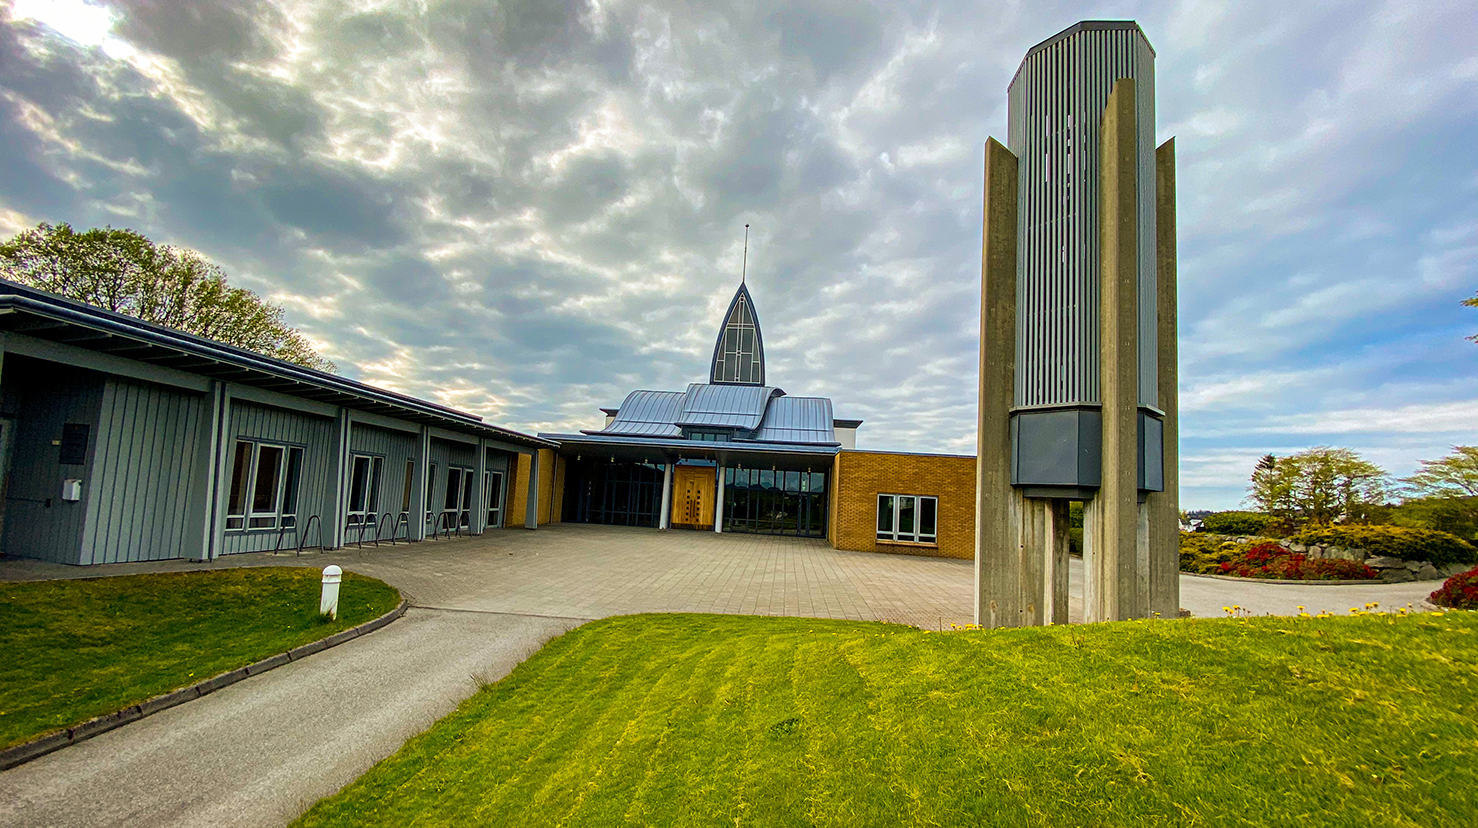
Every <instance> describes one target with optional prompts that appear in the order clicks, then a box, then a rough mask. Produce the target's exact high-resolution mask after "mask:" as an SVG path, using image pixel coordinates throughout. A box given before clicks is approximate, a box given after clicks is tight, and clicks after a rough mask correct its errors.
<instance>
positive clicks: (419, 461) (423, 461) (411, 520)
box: [406, 426, 431, 541]
mask: <svg viewBox="0 0 1478 828" xmlns="http://www.w3.org/2000/svg"><path fill="white" fill-rule="evenodd" d="M430 462H431V429H430V428H428V427H427V426H421V434H420V436H418V437H417V438H416V471H415V481H414V482H413V483H412V484H411V485H412V489H411V513H410V514H409V515H408V516H407V517H406V522H407V524H408V525H407V528H406V534H407V535H409V536H410V539H411V540H417V541H421V540H425V539H426V506H427V503H426V481H427V479H428V477H429V475H430V474H431V468H430V466H429V465H427V464H429V463H430Z"/></svg>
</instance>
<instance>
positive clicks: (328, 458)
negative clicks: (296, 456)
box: [220, 400, 338, 555]
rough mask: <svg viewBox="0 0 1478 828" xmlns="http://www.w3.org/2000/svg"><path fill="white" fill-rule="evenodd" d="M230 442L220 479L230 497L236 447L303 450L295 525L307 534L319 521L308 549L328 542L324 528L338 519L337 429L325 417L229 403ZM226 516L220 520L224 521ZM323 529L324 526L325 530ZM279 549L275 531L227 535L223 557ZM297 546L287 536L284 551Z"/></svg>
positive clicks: (251, 531)
mask: <svg viewBox="0 0 1478 828" xmlns="http://www.w3.org/2000/svg"><path fill="white" fill-rule="evenodd" d="M230 419H231V430H230V437H229V438H227V440H226V442H225V446H224V449H225V451H226V452H227V455H226V456H227V458H228V459H227V461H226V476H225V477H224V478H222V479H221V481H220V485H221V487H222V489H223V490H227V491H229V488H230V485H231V475H232V474H233V473H234V469H233V468H232V466H233V465H234V464H235V462H236V450H235V446H236V441H237V440H253V441H260V442H267V443H275V444H278V445H287V446H301V447H302V448H303V472H302V477H301V478H300V482H299V487H300V488H299V490H298V525H299V526H300V527H302V528H303V529H307V528H308V519H309V517H310V516H311V515H318V516H319V518H318V526H315V527H314V528H312V529H309V530H308V536H307V538H306V541H307V545H309V546H317V545H318V543H319V539H320V527H321V528H322V530H323V531H322V537H323V538H327V537H328V536H329V533H328V528H329V526H332V522H333V521H334V520H337V519H338V518H337V517H336V516H335V514H334V512H335V508H334V497H335V494H334V490H335V483H336V482H337V477H336V475H335V469H334V458H335V456H336V454H337V452H336V451H335V448H336V447H335V442H336V439H337V431H336V425H335V423H334V421H333V420H331V419H329V418H327V417H317V416H314V415H312V414H304V413H302V412H299V411H288V410H287V409H283V408H275V407H272V406H266V405H257V404H255V403H247V402H241V401H239V400H237V401H233V402H232V404H231V418H230ZM225 517H226V516H225V514H224V513H223V514H222V515H221V520H222V521H224V520H225ZM325 524H327V525H325ZM276 543H277V530H276V529H257V530H245V531H244V530H239V529H232V530H227V531H226V533H225V541H224V543H223V544H222V548H221V551H222V552H223V553H224V554H227V555H232V554H236V553H238V552H262V551H268V550H271V549H272V548H273V545H274V544H276ZM288 544H292V545H293V546H296V545H297V537H296V536H295V535H294V534H293V533H291V532H288V533H287V535H286V536H285V538H284V540H283V545H284V546H287V545H288Z"/></svg>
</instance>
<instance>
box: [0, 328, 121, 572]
mask: <svg viewBox="0 0 1478 828" xmlns="http://www.w3.org/2000/svg"><path fill="white" fill-rule="evenodd" d="M3 380H4V401H3V403H0V411H3V413H4V415H5V416H6V417H9V418H11V421H12V422H13V423H14V428H15V440H14V443H13V444H12V449H11V458H10V474H9V483H8V486H7V488H6V491H5V527H4V539H3V543H4V552H5V553H6V554H7V555H15V556H18V557H25V558H40V559H41V560H43V561H54V562H56V563H67V564H76V563H81V562H82V560H81V549H82V533H83V529H84V527H85V526H86V519H87V508H88V502H89V501H90V499H91V498H92V496H93V494H94V492H96V490H97V486H96V484H95V481H94V480H93V479H92V469H93V458H94V456H95V453H96V452H95V448H96V446H97V434H98V411H99V408H100V407H101V405H102V398H103V375H102V374H98V373H95V372H93V371H86V370H82V369H78V368H71V367H68V366H63V365H57V364H55V363H50V362H41V361H39V360H32V359H26V358H24V357H17V356H7V357H6V358H5V364H4V375H3ZM66 423H85V424H86V425H87V426H88V438H87V462H86V463H85V464H83V465H80V466H78V465H66V466H64V465H62V463H61V449H60V448H59V447H58V446H55V445H53V444H52V441H54V440H60V439H61V436H62V426H63V425H64V424H66ZM67 479H81V480H82V499H81V500H80V501H78V502H76V503H67V502H64V501H63V500H62V498H61V495H62V481H63V480H67Z"/></svg>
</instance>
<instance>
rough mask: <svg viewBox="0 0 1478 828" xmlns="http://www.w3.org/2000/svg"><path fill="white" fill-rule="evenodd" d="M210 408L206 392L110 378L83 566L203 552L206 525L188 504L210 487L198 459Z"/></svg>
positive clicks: (191, 554) (99, 429) (103, 401)
mask: <svg viewBox="0 0 1478 828" xmlns="http://www.w3.org/2000/svg"><path fill="white" fill-rule="evenodd" d="M205 404H206V400H205V397H204V395H202V394H198V393H193V392H189V391H181V390H178V389H174V388H168V387H166V386H162V385H155V384H153V383H146V382H139V381H134V380H125V379H118V378H109V379H108V381H107V384H106V386H105V388H104V391H103V400H102V416H101V424H100V427H99V428H98V435H97V436H98V439H97V454H96V457H95V459H94V463H93V480H94V481H95V483H96V486H95V487H94V490H93V494H92V497H91V498H90V500H89V502H88V524H87V531H86V533H85V534H84V536H83V542H82V563H84V564H89V563H119V562H124V561H159V560H167V559H169V558H184V557H191V556H196V555H199V554H200V549H199V547H200V527H199V526H198V525H191V523H190V519H189V518H190V511H189V509H187V508H186V504H187V502H188V500H189V497H190V494H191V492H192V491H193V490H194V488H195V487H197V486H204V485H205V481H204V480H202V479H198V478H199V477H200V474H199V470H200V464H199V463H198V462H197V460H198V458H197V457H196V452H197V451H198V450H199V445H200V430H201V428H202V427H203V426H204V423H203V421H202V411H203V410H204V407H205Z"/></svg>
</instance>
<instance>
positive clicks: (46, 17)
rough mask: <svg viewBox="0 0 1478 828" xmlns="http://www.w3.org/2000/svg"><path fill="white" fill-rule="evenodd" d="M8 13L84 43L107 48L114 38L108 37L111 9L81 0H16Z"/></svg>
mask: <svg viewBox="0 0 1478 828" xmlns="http://www.w3.org/2000/svg"><path fill="white" fill-rule="evenodd" d="M10 14H11V17H12V18H13V19H17V20H24V19H28V18H29V19H31V20H35V21H37V22H40V23H43V24H45V25H47V26H49V27H50V28H51V29H52V30H54V31H56V32H57V33H59V34H61V35H62V36H63V37H65V38H67V39H69V40H73V41H76V42H77V43H79V44H81V45H83V46H102V47H104V48H105V49H106V48H107V47H108V46H110V45H111V43H110V42H114V41H116V40H117V39H116V38H112V37H110V36H109V35H110V34H111V32H112V31H113V20H114V15H113V12H112V11H111V10H110V9H107V8H104V7H102V6H95V5H93V4H91V3H86V2H83V0H15V2H14V3H13V4H12V5H11V10H10Z"/></svg>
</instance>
